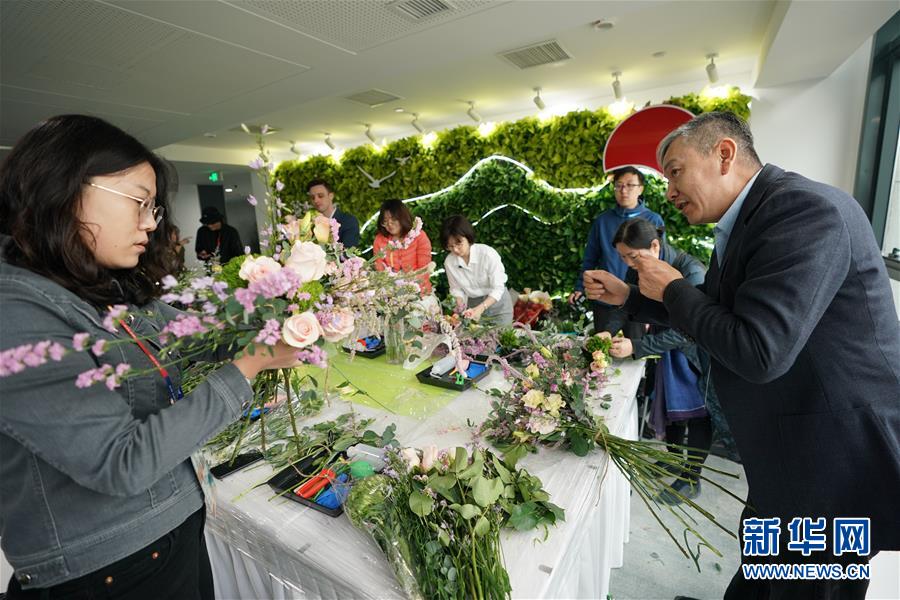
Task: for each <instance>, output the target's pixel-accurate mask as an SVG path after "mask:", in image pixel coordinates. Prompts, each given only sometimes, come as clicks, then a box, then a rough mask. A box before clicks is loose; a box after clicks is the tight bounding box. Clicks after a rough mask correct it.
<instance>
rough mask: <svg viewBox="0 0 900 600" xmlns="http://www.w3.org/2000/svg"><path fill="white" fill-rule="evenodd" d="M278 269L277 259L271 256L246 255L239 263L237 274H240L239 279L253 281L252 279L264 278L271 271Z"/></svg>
mask: <svg viewBox="0 0 900 600" xmlns="http://www.w3.org/2000/svg"><path fill="white" fill-rule="evenodd" d="M280 270H281V265H280V264H278V261H277V260H275V259H273V258H271V257H268V256H260V257H257V258H253V257H252V256H248V257H247V258H245V259H244V262H243V263H242V264H241V270H240V271H238V275H240V277H241V279H243V280H244V281H249V282H250V283H253V282H254V281H259V280H260V279H265V278H266V277H268V276H269V275H271V274H272V273H276V272H278V271H280Z"/></svg>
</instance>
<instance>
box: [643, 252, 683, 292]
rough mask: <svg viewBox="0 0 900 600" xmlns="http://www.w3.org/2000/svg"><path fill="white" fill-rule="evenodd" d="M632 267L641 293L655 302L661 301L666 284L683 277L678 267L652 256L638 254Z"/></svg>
mask: <svg viewBox="0 0 900 600" xmlns="http://www.w3.org/2000/svg"><path fill="white" fill-rule="evenodd" d="M634 268H635V270H637V272H638V283H639V285H640V288H641V295H643V296H646V297H647V298H650V299H651V300H656V301H657V302H662V299H663V293H664V292H665V291H666V286H668V285H669V284H670V283H672V282H673V281H675V280H676V279H683V276H682V275H681V273H680V272H679V271H678V269H676V268H675V267H673V266H672V265H670V264H669V263H667V262H666V261H664V260H660V259H658V258H655V257H653V256H646V255H641V256H638V257H637V258H636V259H635V261H634Z"/></svg>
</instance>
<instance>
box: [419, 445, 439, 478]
mask: <svg viewBox="0 0 900 600" xmlns="http://www.w3.org/2000/svg"><path fill="white" fill-rule="evenodd" d="M437 455H438V449H437V446H426V447H425V448H423V449H422V470H423V471H425V472H426V473H427V472H428V471H430V470H431V467H433V466H434V461H435V460H436V459H437Z"/></svg>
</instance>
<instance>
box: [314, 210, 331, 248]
mask: <svg viewBox="0 0 900 600" xmlns="http://www.w3.org/2000/svg"><path fill="white" fill-rule="evenodd" d="M313 235H314V236H316V241H317V242H319V243H320V244H327V243H328V242H329V241H331V219H329V218H328V217H326V216H325V215H317V216H316V221H315V225H313Z"/></svg>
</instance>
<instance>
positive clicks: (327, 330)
mask: <svg viewBox="0 0 900 600" xmlns="http://www.w3.org/2000/svg"><path fill="white" fill-rule="evenodd" d="M354 321H355V319H354V318H353V313H352V312H350V311H349V310H345V309H341V308H339V309H337V310H335V311H333V312H330V313H323V314H322V315H321V318H320V321H319V324H320V325H321V326H322V335H323V337H324V338H325V340H326V341H329V342H339V341H341V340H342V339H344V338H345V337H347V336H348V335H350V334H351V333H353V327H354Z"/></svg>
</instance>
